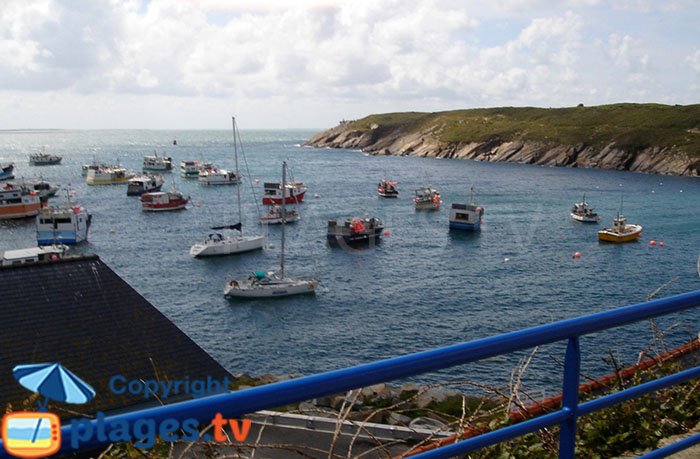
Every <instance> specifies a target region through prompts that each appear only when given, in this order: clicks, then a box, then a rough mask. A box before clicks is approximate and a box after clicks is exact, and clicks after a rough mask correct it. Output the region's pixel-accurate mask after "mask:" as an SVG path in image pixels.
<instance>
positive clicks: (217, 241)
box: [190, 117, 265, 258]
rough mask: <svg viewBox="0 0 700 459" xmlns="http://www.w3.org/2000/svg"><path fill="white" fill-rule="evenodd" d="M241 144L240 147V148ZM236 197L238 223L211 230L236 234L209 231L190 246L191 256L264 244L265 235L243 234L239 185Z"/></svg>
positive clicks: (237, 138) (236, 135)
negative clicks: (200, 240)
mask: <svg viewBox="0 0 700 459" xmlns="http://www.w3.org/2000/svg"><path fill="white" fill-rule="evenodd" d="M231 120H232V122H233V150H234V154H235V156H236V175H238V145H239V143H240V141H241V139H240V133H239V132H238V127H237V126H236V118H235V117H234V118H231ZM242 147H243V146H242V144H241V148H242ZM236 194H237V198H238V220H239V221H238V223H236V224H235V225H225V226H214V227H212V229H213V230H231V231H237V232H238V234H233V235H230V236H224V234H222V233H218V232H217V233H211V234H209V236H208V237H207V238H206V239H205V240H204V241H202V242H198V243H196V244H194V245H193V246H192V247H191V248H190V255H192V256H193V257H197V258H199V257H214V256H221V255H233V254H236V253H243V252H249V251H251V250H257V249H262V248H263V245H264V244H265V235H264V234H260V235H257V234H256V235H244V234H243V228H242V225H241V221H242V216H241V187H236Z"/></svg>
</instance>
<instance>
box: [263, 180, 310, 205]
mask: <svg viewBox="0 0 700 459" xmlns="http://www.w3.org/2000/svg"><path fill="white" fill-rule="evenodd" d="M306 189H307V188H306V186H304V184H303V183H302V182H292V183H287V184H286V186H285V187H284V193H283V192H282V185H281V184H280V183H277V182H267V183H265V184H263V198H262V203H263V204H265V205H267V206H270V205H273V204H282V200H283V199H282V198H283V196H284V203H285V204H299V203H300V202H302V201H303V200H304V195H305V194H306Z"/></svg>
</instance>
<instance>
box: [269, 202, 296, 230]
mask: <svg viewBox="0 0 700 459" xmlns="http://www.w3.org/2000/svg"><path fill="white" fill-rule="evenodd" d="M300 218H301V216H300V215H299V212H297V211H296V210H285V211H284V212H283V211H282V207H280V206H278V205H276V204H275V205H273V206H271V207H270V210H269V211H268V212H267V214H265V215H263V216H262V217H260V223H262V224H264V225H277V224H280V223H283V222H284V223H294V222H296V221H299V219H300Z"/></svg>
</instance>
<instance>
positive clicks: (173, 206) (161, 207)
mask: <svg viewBox="0 0 700 459" xmlns="http://www.w3.org/2000/svg"><path fill="white" fill-rule="evenodd" d="M188 202H189V200H186V199H185V200H182V201H178V202H171V203H169V204H151V203H145V202H144V203H143V204H142V205H141V208H142V209H143V211H144V212H166V211H168V210H182V209H184V208H185V207H187V203H188Z"/></svg>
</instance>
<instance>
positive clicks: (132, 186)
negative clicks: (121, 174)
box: [126, 174, 165, 196]
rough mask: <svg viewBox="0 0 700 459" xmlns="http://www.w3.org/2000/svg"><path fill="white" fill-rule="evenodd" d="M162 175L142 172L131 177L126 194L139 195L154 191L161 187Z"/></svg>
mask: <svg viewBox="0 0 700 459" xmlns="http://www.w3.org/2000/svg"><path fill="white" fill-rule="evenodd" d="M164 181H165V180H164V179H163V176H162V175H153V174H143V175H137V176H135V177H132V178H130V179H129V181H128V185H127V188H126V195H127V196H141V195H142V194H144V193H155V192H156V191H160V189H161V188H162V187H163V182H164Z"/></svg>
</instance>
